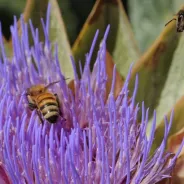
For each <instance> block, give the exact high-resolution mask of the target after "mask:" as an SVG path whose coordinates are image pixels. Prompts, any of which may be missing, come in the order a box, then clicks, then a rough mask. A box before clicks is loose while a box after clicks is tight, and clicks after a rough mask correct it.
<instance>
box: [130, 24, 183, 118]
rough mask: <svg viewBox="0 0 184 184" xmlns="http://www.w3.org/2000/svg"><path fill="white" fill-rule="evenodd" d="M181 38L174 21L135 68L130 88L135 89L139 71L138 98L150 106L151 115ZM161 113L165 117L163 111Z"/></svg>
mask: <svg viewBox="0 0 184 184" xmlns="http://www.w3.org/2000/svg"><path fill="white" fill-rule="evenodd" d="M179 38H180V34H178V33H177V32H176V25H175V22H174V21H173V22H171V23H170V24H169V25H168V26H166V27H165V28H164V30H163V31H162V33H161V34H160V36H159V37H158V38H157V40H156V41H155V42H154V43H153V45H152V46H151V47H150V48H149V49H148V50H147V52H145V54H144V55H143V56H142V57H141V58H140V59H139V60H138V61H137V62H136V64H135V66H134V68H133V71H132V81H131V83H130V89H131V91H133V89H134V80H135V76H136V74H137V73H138V74H139V88H138V91H137V97H136V100H137V102H142V101H144V102H145V105H146V107H149V108H150V115H152V112H153V109H154V108H156V107H157V105H158V103H159V100H160V96H161V93H162V91H163V89H164V85H165V82H166V80H167V76H168V72H169V69H170V65H171V63H172V59H173V56H174V52H175V50H176V48H177V45H178V41H179ZM166 103H167V101H166ZM158 113H159V112H158ZM159 115H160V116H161V117H162V118H163V111H161V112H160V114H158V116H159ZM157 118H158V119H159V117H157ZM158 119H157V120H158Z"/></svg>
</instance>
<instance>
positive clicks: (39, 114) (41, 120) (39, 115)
mask: <svg viewBox="0 0 184 184" xmlns="http://www.w3.org/2000/svg"><path fill="white" fill-rule="evenodd" d="M37 114H38V117H39V119H40V122H41V124H43V122H44V121H43V119H42V115H41V112H40V111H39V110H37Z"/></svg>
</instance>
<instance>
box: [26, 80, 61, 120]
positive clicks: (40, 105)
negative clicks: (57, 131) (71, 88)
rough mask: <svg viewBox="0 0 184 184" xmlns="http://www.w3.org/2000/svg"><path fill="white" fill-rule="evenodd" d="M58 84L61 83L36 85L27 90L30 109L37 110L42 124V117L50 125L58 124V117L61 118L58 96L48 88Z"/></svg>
mask: <svg viewBox="0 0 184 184" xmlns="http://www.w3.org/2000/svg"><path fill="white" fill-rule="evenodd" d="M57 82H59V81H56V82H52V83H50V84H48V85H47V86H45V85H43V84H39V85H34V86H32V87H30V88H27V90H26V96H27V100H28V104H29V108H30V109H31V110H34V109H36V110H37V113H38V115H39V117H40V119H41V121H42V122H43V119H42V118H41V116H42V117H43V118H44V119H46V120H47V121H48V122H49V123H56V121H57V119H58V117H59V116H61V111H60V104H59V100H58V96H57V94H53V93H51V92H50V91H49V90H48V87H50V86H51V85H53V84H55V83H57Z"/></svg>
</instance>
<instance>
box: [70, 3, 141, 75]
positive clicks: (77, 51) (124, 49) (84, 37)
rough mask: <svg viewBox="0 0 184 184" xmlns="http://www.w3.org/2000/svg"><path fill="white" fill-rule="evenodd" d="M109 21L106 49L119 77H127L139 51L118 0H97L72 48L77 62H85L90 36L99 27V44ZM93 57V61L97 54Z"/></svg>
mask: <svg viewBox="0 0 184 184" xmlns="http://www.w3.org/2000/svg"><path fill="white" fill-rule="evenodd" d="M108 24H110V33H109V35H108V39H107V49H108V51H109V53H110V54H111V55H112V57H113V60H114V61H115V63H116V65H117V70H118V71H119V73H120V74H121V76H126V75H127V73H128V70H129V67H130V64H131V63H132V62H134V61H135V60H137V58H138V56H139V51H138V49H137V46H136V43H135V40H134V38H133V34H132V30H131V27H130V24H129V21H128V19H127V16H126V14H125V11H124V9H123V6H122V3H121V1H120V0H108V1H107V0H106V1H105V0H97V1H96V3H95V5H94V7H93V9H92V11H91V13H90V15H89V17H88V19H87V21H86V22H85V24H84V27H83V28H82V31H81V32H80V34H79V36H78V38H77V40H76V42H75V43H74V45H73V48H72V51H73V54H74V57H75V59H76V61H79V60H82V64H83V65H84V61H85V58H84V56H85V53H87V52H88V51H89V49H90V47H91V43H92V39H93V37H94V35H95V32H96V30H97V29H99V30H100V34H99V40H98V43H97V45H99V43H100V41H101V39H102V37H103V34H104V32H105V29H106V27H107V25H108ZM96 52H97V48H96V50H95V54H93V57H92V64H93V63H94V61H95V60H94V59H95V57H96Z"/></svg>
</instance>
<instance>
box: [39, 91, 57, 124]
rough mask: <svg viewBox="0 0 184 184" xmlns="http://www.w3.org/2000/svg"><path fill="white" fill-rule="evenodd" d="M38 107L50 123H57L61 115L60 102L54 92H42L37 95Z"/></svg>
mask: <svg viewBox="0 0 184 184" xmlns="http://www.w3.org/2000/svg"><path fill="white" fill-rule="evenodd" d="M36 102H37V107H38V109H39V110H40V112H41V113H42V115H43V117H44V119H46V120H47V121H48V122H50V123H56V121H57V119H58V116H59V114H60V113H59V112H60V111H59V104H58V102H57V100H56V97H55V96H54V95H53V94H52V93H42V94H40V95H38V96H37V99H36Z"/></svg>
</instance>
